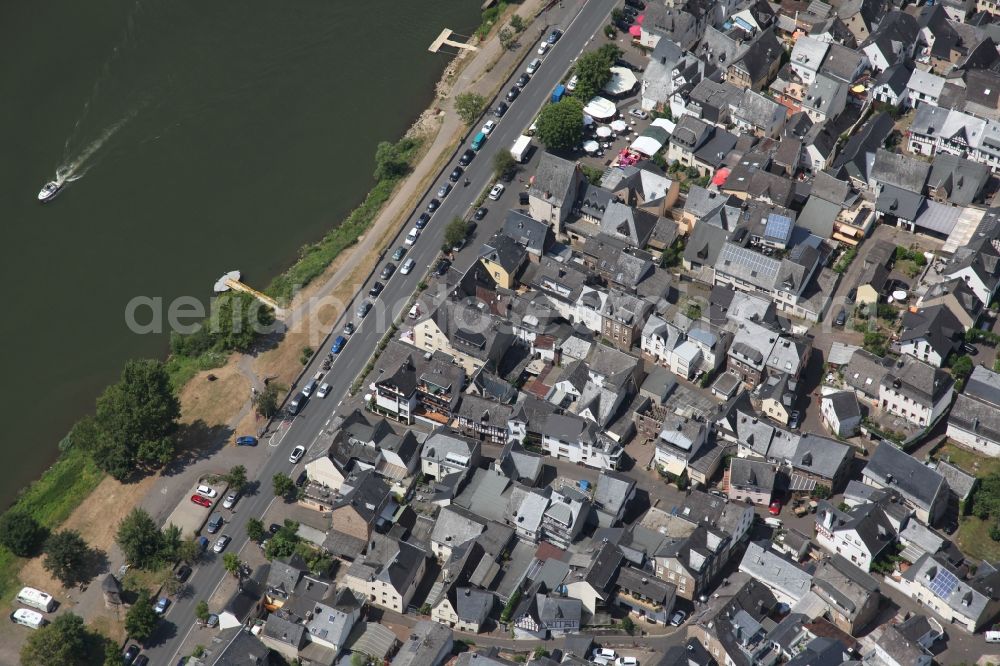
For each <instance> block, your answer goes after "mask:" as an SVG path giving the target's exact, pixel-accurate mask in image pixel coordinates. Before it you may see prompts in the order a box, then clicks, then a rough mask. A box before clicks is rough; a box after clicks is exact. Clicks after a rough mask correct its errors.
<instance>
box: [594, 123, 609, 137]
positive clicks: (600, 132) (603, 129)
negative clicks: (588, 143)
mask: <svg viewBox="0 0 1000 666" xmlns="http://www.w3.org/2000/svg"><path fill="white" fill-rule="evenodd" d="M597 136H600V137H608V136H611V128H610V127H608V126H607V125H601V126H600V127H598V128H597Z"/></svg>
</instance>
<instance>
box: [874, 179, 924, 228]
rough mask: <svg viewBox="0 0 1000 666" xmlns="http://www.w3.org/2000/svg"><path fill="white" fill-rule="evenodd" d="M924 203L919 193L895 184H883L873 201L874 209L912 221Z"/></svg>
mask: <svg viewBox="0 0 1000 666" xmlns="http://www.w3.org/2000/svg"><path fill="white" fill-rule="evenodd" d="M924 204H925V200H924V197H923V195H921V194H918V193H916V192H913V191H911V190H904V189H901V188H899V187H896V186H895V185H889V184H883V186H882V191H881V192H880V193H879V195H878V199H876V201H875V210H876V211H878V212H879V213H884V214H886V215H893V216H895V217H898V218H900V219H903V220H908V221H911V222H912V221H914V220H916V219H917V216H918V215H919V214H920V211H921V210H923V209H924Z"/></svg>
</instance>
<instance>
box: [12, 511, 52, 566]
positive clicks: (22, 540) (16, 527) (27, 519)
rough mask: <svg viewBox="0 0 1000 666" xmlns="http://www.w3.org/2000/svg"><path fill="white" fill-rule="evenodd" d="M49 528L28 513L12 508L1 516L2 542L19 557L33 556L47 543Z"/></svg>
mask: <svg viewBox="0 0 1000 666" xmlns="http://www.w3.org/2000/svg"><path fill="white" fill-rule="evenodd" d="M46 536H48V530H46V529H45V528H44V527H42V526H41V525H40V524H39V523H38V521H37V520H35V519H34V518H32V517H31V516H30V515H29V514H28V513H26V512H24V511H19V510H17V509H11V510H10V511H8V512H7V513H5V514H3V516H2V517H0V544H3V545H4V546H5V547H6V548H7V549H8V550H9V551H10V552H12V553H14V554H15V555H17V556H18V557H31V556H33V555H35V554H36V553H37V552H38V549H39V548H41V547H42V544H43V543H45V537H46Z"/></svg>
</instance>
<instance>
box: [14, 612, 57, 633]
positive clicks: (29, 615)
mask: <svg viewBox="0 0 1000 666" xmlns="http://www.w3.org/2000/svg"><path fill="white" fill-rule="evenodd" d="M10 620H11V622H13V623H14V624H20V625H23V626H25V627H29V628H31V629H40V628H41V627H44V626H45V625H46V624H48V623H49V622H48V620H46V619H45V618H44V617H42V614H41V613H39V612H38V611H33V610H28V609H27V608H18V609H17V610H16V611H14V612H13V613H11V614H10Z"/></svg>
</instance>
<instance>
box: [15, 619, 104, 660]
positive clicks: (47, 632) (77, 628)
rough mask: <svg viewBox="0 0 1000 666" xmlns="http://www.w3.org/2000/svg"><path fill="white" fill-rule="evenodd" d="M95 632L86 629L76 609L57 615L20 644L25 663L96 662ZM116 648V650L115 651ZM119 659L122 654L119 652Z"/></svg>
mask: <svg viewBox="0 0 1000 666" xmlns="http://www.w3.org/2000/svg"><path fill="white" fill-rule="evenodd" d="M94 643H95V641H94V636H93V635H91V634H90V632H88V631H87V628H86V627H85V626H84V624H83V618H82V617H80V616H79V615H76V614H74V613H63V614H62V615H58V616H56V618H55V619H53V620H52V623H51V624H49V625H46V626H44V627H42V628H41V629H38V630H37V631H33V632H31V635H30V636H28V640H27V641H26V642H25V644H24V645H23V646H22V647H21V664H22V665H23V666H77V665H78V664H79V665H80V666H85V665H86V664H92V663H94V660H93V656H94V654H93V653H92V652H90V648H91V647H93V644H94ZM116 652H117V651H116ZM116 656H117V657H118V663H121V656H120V655H117V654H116Z"/></svg>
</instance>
